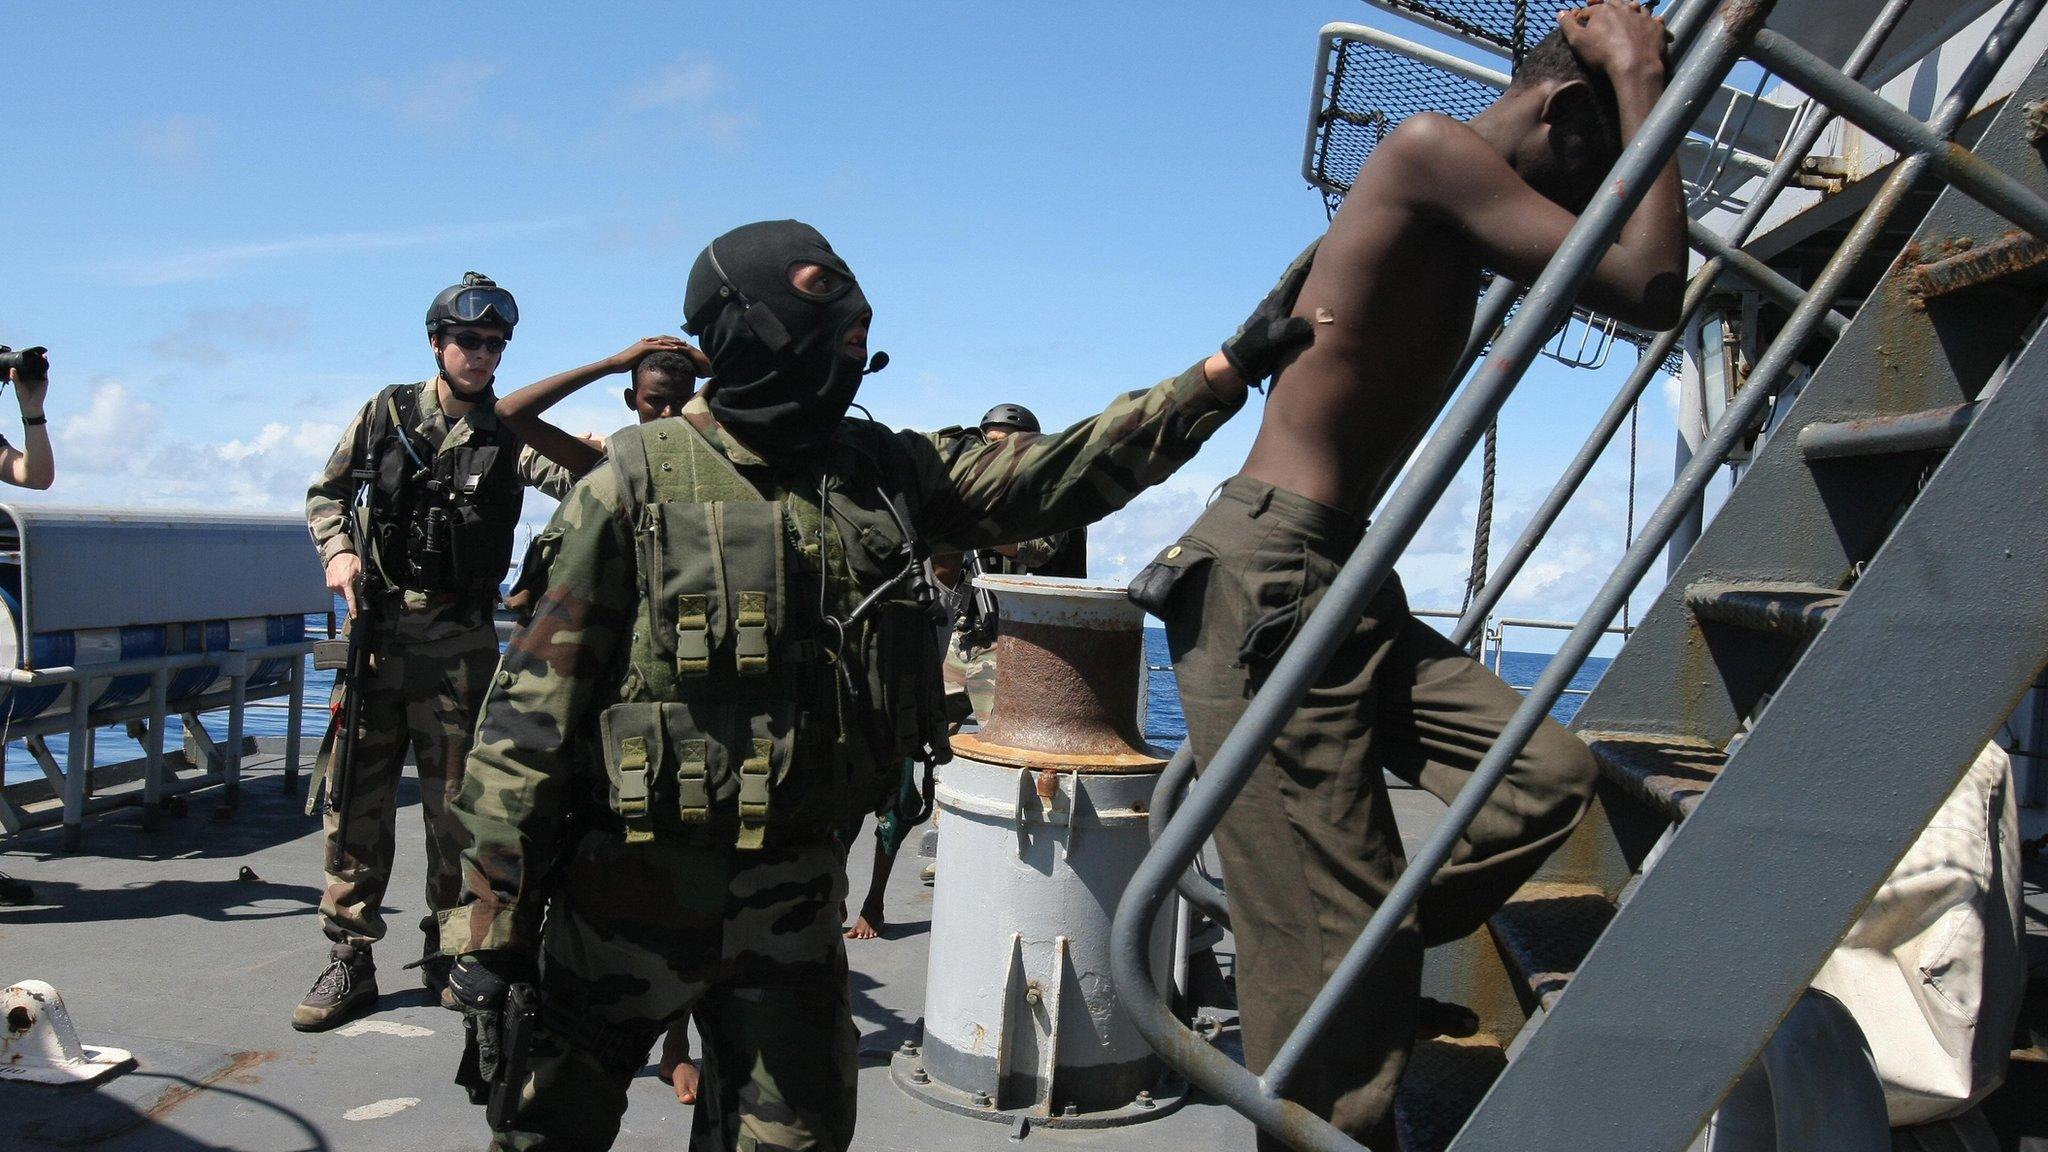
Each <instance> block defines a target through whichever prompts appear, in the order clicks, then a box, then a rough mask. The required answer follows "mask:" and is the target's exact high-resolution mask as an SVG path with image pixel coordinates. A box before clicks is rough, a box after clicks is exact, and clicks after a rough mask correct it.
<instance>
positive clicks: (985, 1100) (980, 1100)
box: [972, 1092, 995, 1108]
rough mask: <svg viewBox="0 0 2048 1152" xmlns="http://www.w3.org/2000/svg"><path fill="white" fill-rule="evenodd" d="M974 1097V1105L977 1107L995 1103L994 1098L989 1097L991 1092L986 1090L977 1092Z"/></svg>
mask: <svg viewBox="0 0 2048 1152" xmlns="http://www.w3.org/2000/svg"><path fill="white" fill-rule="evenodd" d="M972 1099H973V1101H974V1106H975V1107H976V1108H987V1107H989V1106H990V1105H992V1104H994V1103H995V1101H994V1100H992V1099H990V1098H989V1094H988V1093H986V1092H976V1093H975V1094H974V1096H973V1097H972Z"/></svg>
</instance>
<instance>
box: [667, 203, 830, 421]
mask: <svg viewBox="0 0 2048 1152" xmlns="http://www.w3.org/2000/svg"><path fill="white" fill-rule="evenodd" d="M799 264H819V265H823V266H824V267H826V268H829V269H831V270H832V271H834V272H837V273H839V275H840V276H841V277H842V278H844V280H845V285H844V286H843V287H841V288H840V289H839V290H838V291H836V292H833V293H830V294H828V295H824V296H817V295H813V294H811V293H808V292H801V291H798V290H797V288H796V287H795V286H794V285H792V284H791V283H790V282H789V273H790V269H792V268H794V267H796V266H797V265H799ZM868 310H869V309H868V300H867V297H866V296H863V295H862V294H861V290H860V285H859V284H858V283H856V282H855V281H854V279H853V271H852V270H851V269H849V268H848V267H847V266H846V262H845V261H844V260H841V259H840V258H839V255H838V254H837V253H835V252H833V251H832V246H831V245H830V244H827V243H826V242H825V238H824V237H823V236H821V235H819V233H818V230H817V229H816V228H813V227H811V226H810V225H808V224H805V223H802V222H800V221H796V220H764V221H762V222H760V223H758V224H745V225H742V226H740V227H738V228H735V229H733V230H732V231H730V232H727V233H726V234H725V235H723V236H720V237H719V238H718V239H716V240H713V241H712V242H711V243H710V245H709V246H707V247H706V248H705V249H704V251H703V252H702V253H700V254H698V256H697V262H696V264H694V265H692V266H691V268H690V282H689V286H688V287H687V288H686V289H685V291H684V294H683V314H684V322H683V328H684V330H685V331H687V332H688V333H689V334H690V335H692V336H695V337H697V338H698V341H699V343H701V344H702V345H703V348H704V354H705V355H706V356H709V357H710V358H711V370H712V374H713V377H714V380H715V382H716V383H715V386H714V387H713V388H711V389H710V391H709V392H708V393H707V394H706V396H705V402H706V403H707V404H709V405H710V406H711V411H712V414H713V415H715V416H717V417H718V419H719V422H720V423H722V424H724V425H726V426H727V427H729V428H731V429H732V430H733V432H734V434H735V435H737V436H739V438H740V439H741V440H742V441H744V442H745V443H746V445H747V446H748V447H750V448H752V449H754V450H755V451H757V452H761V453H762V454H763V455H773V456H776V457H787V456H788V455H790V454H792V453H795V452H801V451H804V450H807V449H811V448H815V447H817V446H818V445H820V444H823V443H824V442H825V441H826V440H827V439H829V438H830V437H831V435H832V430H833V429H834V428H837V427H838V426H839V421H840V420H841V418H843V417H844V416H845V415H846V410H847V408H848V407H849V406H851V405H852V403H853V397H854V393H856V392H858V391H859V390H860V378H861V368H862V367H863V365H862V363H861V361H860V360H859V359H858V358H856V357H853V356H849V355H847V354H846V352H845V351H844V349H843V344H844V341H845V338H846V333H847V330H848V329H850V328H851V327H853V325H854V323H855V321H857V320H859V319H860V318H861V317H862V316H865V315H866V314H867V313H868Z"/></svg>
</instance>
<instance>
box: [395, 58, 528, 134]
mask: <svg viewBox="0 0 2048 1152" xmlns="http://www.w3.org/2000/svg"><path fill="white" fill-rule="evenodd" d="M497 74H498V67H497V65H495V64H485V63H483V62H481V61H476V60H450V61H446V62H444V63H441V64H436V65H434V66H433V67H431V68H429V69H427V70H426V71H424V72H417V73H414V74H413V75H411V76H404V77H390V76H375V77H371V78H370V79H368V80H366V81H364V82H363V86H362V92H363V98H364V99H365V100H367V101H368V102H369V103H370V104H372V105H373V106H375V107H378V108H381V109H383V110H385V111H386V112H389V113H391V114H392V115H394V116H397V117H398V118H399V119H400V120H402V121H404V122H405V123H407V124H410V125H412V126H414V127H419V128H449V127H454V126H455V125H458V124H461V123H462V122H463V117H464V115H465V114H466V113H468V112H469V110H470V109H471V108H472V107H474V106H475V105H476V102H477V99H478V97H479V96H481V95H482V90H483V86H484V85H485V83H486V82H488V81H489V80H490V79H491V78H492V77H494V76H496V75H497Z"/></svg>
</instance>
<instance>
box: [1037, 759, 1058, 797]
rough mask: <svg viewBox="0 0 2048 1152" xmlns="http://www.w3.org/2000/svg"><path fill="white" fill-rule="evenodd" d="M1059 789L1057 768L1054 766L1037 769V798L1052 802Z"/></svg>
mask: <svg viewBox="0 0 2048 1152" xmlns="http://www.w3.org/2000/svg"><path fill="white" fill-rule="evenodd" d="M1059 790H1060V774H1059V770H1058V769H1056V768H1040V769H1039V770H1038V798H1039V799H1040V800H1043V801H1044V802H1046V803H1047V804H1050V803H1052V798H1053V797H1054V796H1056V795H1058V794H1059Z"/></svg>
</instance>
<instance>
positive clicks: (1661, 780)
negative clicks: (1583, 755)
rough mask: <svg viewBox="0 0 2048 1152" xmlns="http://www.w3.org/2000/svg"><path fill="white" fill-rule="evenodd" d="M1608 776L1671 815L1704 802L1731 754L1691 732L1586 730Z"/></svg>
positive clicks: (1585, 735) (1584, 735)
mask: <svg viewBox="0 0 2048 1152" xmlns="http://www.w3.org/2000/svg"><path fill="white" fill-rule="evenodd" d="M1579 738H1580V739H1581V740H1584V741H1585V742H1586V745H1587V746H1588V747H1590V748H1591V749H1592V750H1593V758H1594V759H1595V760H1598V761H1599V762H1600V767H1601V770H1602V771H1604V772H1605V773H1606V774H1607V776H1608V778H1609V779H1611V780H1613V781H1614V782H1615V783H1617V784H1619V785H1621V786H1622V787H1623V788H1625V789H1627V790H1628V791H1629V792H1630V793H1631V794H1633V795H1634V796H1635V797H1636V798H1637V799H1639V800H1641V801H1643V802H1644V803H1645V804H1648V805H1649V806H1650V807H1651V808H1654V809H1656V810H1657V811H1658V812H1661V813H1662V814H1663V815H1664V816H1665V817H1666V818H1668V819H1670V820H1672V821H1678V820H1683V819H1685V817H1686V816H1687V815H1688V814H1690V813H1691V812H1692V810H1693V809H1694V808H1697V807H1698V806H1699V802H1700V797H1701V796H1703V795H1705V794H1706V791H1707V786H1708V785H1710V784H1712V783H1713V782H1714V778H1715V777H1717V776H1719V775H1720V774H1721V768H1722V766H1723V765H1725V764H1726V763H1727V762H1728V756H1727V754H1726V753H1724V752H1722V751H1721V750H1720V749H1719V748H1716V747H1714V746H1713V745H1712V744H1709V743H1707V742H1706V741H1704V740H1700V739H1696V738H1694V737H1691V736H1665V735H1653V734H1646V733H1641V732H1581V733H1579Z"/></svg>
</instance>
